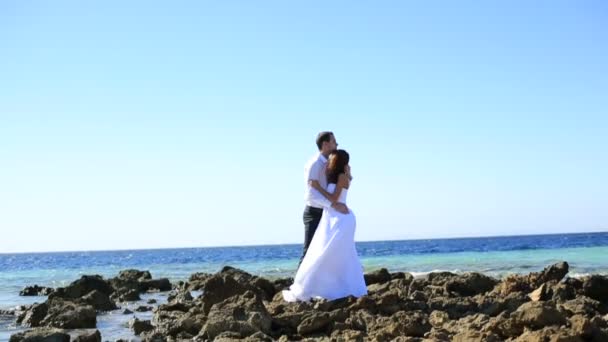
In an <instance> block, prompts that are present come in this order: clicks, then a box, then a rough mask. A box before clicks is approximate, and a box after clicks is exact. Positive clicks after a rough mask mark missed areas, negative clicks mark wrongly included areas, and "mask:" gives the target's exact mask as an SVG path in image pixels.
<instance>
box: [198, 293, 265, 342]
mask: <svg viewBox="0 0 608 342" xmlns="http://www.w3.org/2000/svg"><path fill="white" fill-rule="evenodd" d="M271 324H272V317H271V316H270V314H269V313H268V311H267V310H266V307H265V306H264V304H263V303H262V300H261V298H260V297H258V296H257V295H256V294H255V293H254V292H252V291H247V292H245V293H244V294H243V295H235V296H232V297H229V298H227V299H225V300H223V301H221V302H219V303H215V304H214V305H213V306H212V307H211V309H210V311H209V314H208V317H207V322H206V323H205V325H204V326H203V329H202V330H201V332H200V334H201V335H203V336H205V337H206V338H209V339H213V338H215V337H216V336H218V335H219V334H220V333H221V332H224V331H233V332H237V333H239V334H240V336H241V337H247V336H250V335H252V334H255V333H256V332H258V331H261V332H263V333H265V334H268V333H270V327H271Z"/></svg>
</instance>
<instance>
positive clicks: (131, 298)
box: [110, 288, 141, 302]
mask: <svg viewBox="0 0 608 342" xmlns="http://www.w3.org/2000/svg"><path fill="white" fill-rule="evenodd" d="M110 298H111V299H112V300H115V301H118V302H135V301H138V300H141V298H140V297H139V290H135V289H127V288H121V289H119V290H117V291H116V292H114V293H113V294H112V296H110Z"/></svg>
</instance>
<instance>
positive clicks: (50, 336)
mask: <svg viewBox="0 0 608 342" xmlns="http://www.w3.org/2000/svg"><path fill="white" fill-rule="evenodd" d="M69 341H70V335H69V334H67V333H65V332H63V330H61V329H54V328H36V329H32V330H27V331H24V332H20V333H16V334H13V335H11V337H10V339H9V342H69Z"/></svg>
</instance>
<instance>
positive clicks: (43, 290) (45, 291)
mask: <svg viewBox="0 0 608 342" xmlns="http://www.w3.org/2000/svg"><path fill="white" fill-rule="evenodd" d="M54 290H55V289H53V288H52V287H45V286H38V285H34V286H26V287H25V288H24V289H23V290H21V291H20V292H19V295H20V296H48V295H50V294H51V293H53V291H54Z"/></svg>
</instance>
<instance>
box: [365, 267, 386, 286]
mask: <svg viewBox="0 0 608 342" xmlns="http://www.w3.org/2000/svg"><path fill="white" fill-rule="evenodd" d="M364 278H365V284H366V285H367V286H369V285H372V284H378V283H386V282H389V281H391V280H392V279H391V274H390V273H389V272H388V270H387V269H386V268H381V269H379V270H377V271H374V272H370V273H366V274H365V275H364Z"/></svg>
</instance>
